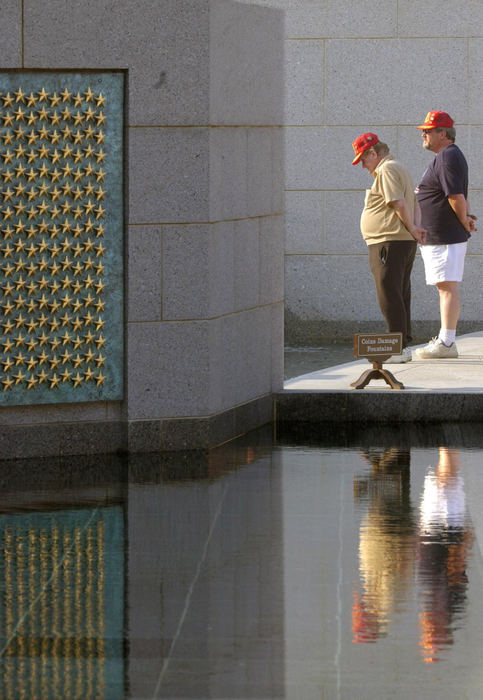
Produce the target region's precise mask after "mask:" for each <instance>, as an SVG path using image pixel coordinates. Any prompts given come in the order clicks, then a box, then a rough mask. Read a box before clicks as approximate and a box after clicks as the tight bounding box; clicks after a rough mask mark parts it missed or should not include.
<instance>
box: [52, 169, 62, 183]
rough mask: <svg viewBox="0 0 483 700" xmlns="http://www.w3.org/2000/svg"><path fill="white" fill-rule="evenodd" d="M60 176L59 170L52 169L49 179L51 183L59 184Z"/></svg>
mask: <svg viewBox="0 0 483 700" xmlns="http://www.w3.org/2000/svg"><path fill="white" fill-rule="evenodd" d="M60 176H61V172H60V170H59V168H54V169H53V170H52V172H51V173H50V179H51V180H52V182H59V180H60Z"/></svg>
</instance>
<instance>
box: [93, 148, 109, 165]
mask: <svg viewBox="0 0 483 700" xmlns="http://www.w3.org/2000/svg"><path fill="white" fill-rule="evenodd" d="M106 155H107V154H106V153H105V152H104V151H103V150H102V148H101V149H99V150H98V151H97V153H96V154H95V156H96V160H97V162H98V163H103V162H104V160H105V158H106Z"/></svg>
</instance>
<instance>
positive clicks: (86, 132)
mask: <svg viewBox="0 0 483 700" xmlns="http://www.w3.org/2000/svg"><path fill="white" fill-rule="evenodd" d="M95 133H96V132H95V131H94V129H93V128H92V126H88V127H87V129H84V138H85V139H86V140H88V139H92V138H93V137H94V136H95Z"/></svg>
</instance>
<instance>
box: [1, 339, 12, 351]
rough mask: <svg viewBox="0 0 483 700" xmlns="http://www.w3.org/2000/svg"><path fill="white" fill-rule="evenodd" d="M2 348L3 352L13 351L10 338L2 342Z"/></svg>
mask: <svg viewBox="0 0 483 700" xmlns="http://www.w3.org/2000/svg"><path fill="white" fill-rule="evenodd" d="M2 345H3V347H4V348H5V350H4V352H10V351H11V350H12V349H13V341H12V340H10V338H7V339H6V340H4V341H3V342H2Z"/></svg>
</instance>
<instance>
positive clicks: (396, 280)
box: [368, 241, 417, 348]
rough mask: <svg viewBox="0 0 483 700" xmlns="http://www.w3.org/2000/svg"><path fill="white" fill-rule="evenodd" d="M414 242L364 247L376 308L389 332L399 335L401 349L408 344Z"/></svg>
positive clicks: (396, 242) (415, 244) (414, 253)
mask: <svg viewBox="0 0 483 700" xmlns="http://www.w3.org/2000/svg"><path fill="white" fill-rule="evenodd" d="M416 248H417V243H416V241H389V242H388V241H385V242H384V243H372V244H371V245H369V246H368V250H369V264H370V266H371V270H372V274H373V276H374V282H375V283H376V293H377V300H378V302H379V308H380V309H381V312H382V315H383V316H384V319H385V321H386V325H387V330H388V332H389V333H402V335H403V347H404V348H405V347H406V346H407V345H408V343H410V342H411V340H412V336H411V270H412V268H413V263H414V256H415V255H416Z"/></svg>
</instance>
